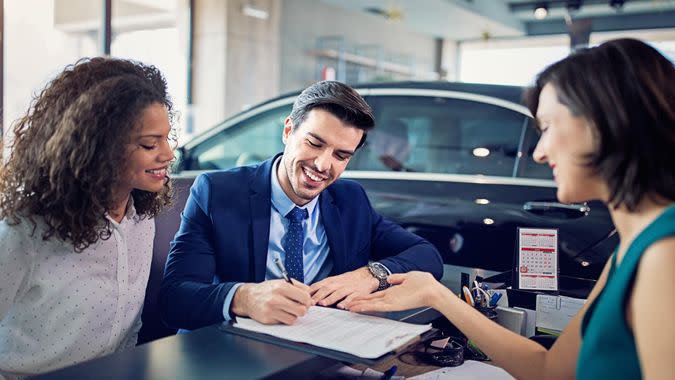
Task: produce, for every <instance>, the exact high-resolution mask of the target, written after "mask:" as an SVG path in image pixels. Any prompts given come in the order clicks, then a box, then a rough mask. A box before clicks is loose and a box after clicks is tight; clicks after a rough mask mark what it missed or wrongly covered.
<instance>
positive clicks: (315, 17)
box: [279, 0, 434, 92]
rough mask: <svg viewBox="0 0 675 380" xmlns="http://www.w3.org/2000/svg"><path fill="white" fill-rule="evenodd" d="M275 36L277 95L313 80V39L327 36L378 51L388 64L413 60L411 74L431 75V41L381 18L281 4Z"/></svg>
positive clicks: (307, 2)
mask: <svg viewBox="0 0 675 380" xmlns="http://www.w3.org/2000/svg"><path fill="white" fill-rule="evenodd" d="M280 35H281V72H282V73H283V75H282V76H281V82H280V87H279V88H280V90H281V91H282V92H285V91H291V90H296V89H298V88H302V87H304V86H306V85H307V84H309V83H311V82H313V81H315V80H316V79H317V78H316V73H317V59H316V57H315V56H313V55H312V54H311V52H312V51H313V50H316V48H317V41H318V39H320V38H322V37H328V36H340V37H342V38H343V39H344V42H345V44H346V45H348V47H352V48H354V47H357V46H356V44H358V45H359V46H372V47H377V48H380V49H382V51H383V52H384V53H385V54H384V55H385V59H386V60H387V61H391V60H393V58H392V57H391V56H395V55H399V56H408V57H410V58H412V59H413V60H414V63H413V67H412V69H413V70H414V71H416V72H420V73H431V72H432V71H433V62H434V60H433V54H434V39H433V37H432V36H428V35H422V34H419V33H415V32H411V31H410V29H405V28H404V27H403V26H402V25H401V24H400V23H398V22H397V21H395V20H387V19H385V18H383V17H382V16H377V15H369V14H366V13H363V12H358V13H357V12H351V11H347V10H345V9H341V8H336V7H333V6H331V5H328V4H325V3H321V2H318V1H314V0H283V8H282V14H281V30H280ZM350 50H351V49H350ZM387 56H390V57H387Z"/></svg>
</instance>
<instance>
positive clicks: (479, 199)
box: [474, 198, 490, 205]
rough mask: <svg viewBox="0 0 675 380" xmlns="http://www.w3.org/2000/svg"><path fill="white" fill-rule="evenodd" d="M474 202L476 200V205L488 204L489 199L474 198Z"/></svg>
mask: <svg viewBox="0 0 675 380" xmlns="http://www.w3.org/2000/svg"><path fill="white" fill-rule="evenodd" d="M474 202H476V204H477V205H487V204H490V200H489V199H485V198H476V200H475V201H474Z"/></svg>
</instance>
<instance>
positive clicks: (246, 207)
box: [158, 81, 443, 329]
mask: <svg viewBox="0 0 675 380" xmlns="http://www.w3.org/2000/svg"><path fill="white" fill-rule="evenodd" d="M374 124H375V122H374V119H373V115H372V110H371V109H370V107H369V106H368V104H367V103H366V102H365V101H364V100H363V98H361V96H360V95H359V94H358V93H356V91H354V90H353V89H351V88H350V87H348V86H346V85H344V84H341V83H339V82H331V81H324V82H319V83H316V84H314V85H312V86H310V87H308V88H307V89H305V91H303V92H302V93H301V94H300V95H299V96H298V98H297V99H296V101H295V103H294V104H293V110H292V112H291V114H290V115H289V117H287V118H286V120H285V122H284V130H283V142H284V144H285V149H284V152H283V154H279V155H277V156H275V157H273V158H271V159H269V160H267V161H265V162H263V163H261V164H260V165H254V166H246V167H239V168H235V169H231V170H227V171H220V172H211V173H205V174H202V175H200V176H198V177H197V179H196V180H195V183H194V184H193V186H192V189H191V190H190V196H189V198H188V200H187V203H186V205H185V210H184V211H183V214H182V219H181V225H180V229H179V230H178V232H177V233H176V236H175V238H174V240H173V242H172V243H171V251H170V253H169V257H168V259H167V264H166V269H165V273H164V280H163V282H162V286H161V290H160V295H159V300H158V301H159V305H160V308H161V310H162V314H163V317H164V320H165V322H167V324H169V325H170V326H172V327H176V328H185V329H195V328H198V327H202V326H205V325H209V324H213V323H217V322H221V321H223V320H229V319H231V318H232V317H233V316H247V317H250V318H253V319H255V320H257V321H259V322H262V323H285V324H291V323H293V322H294V321H295V320H296V319H297V318H298V317H300V316H302V315H304V314H305V313H306V312H307V309H308V308H309V306H311V305H316V304H319V305H323V306H328V305H335V304H336V303H337V306H338V307H344V306H345V305H346V304H347V303H349V302H350V301H351V299H353V298H354V297H356V296H358V295H363V294H369V293H372V292H374V291H377V290H381V289H384V288H386V287H387V286H388V283H387V281H386V278H387V276H388V275H389V274H391V273H401V272H407V271H411V270H422V271H427V272H431V273H432V274H433V275H434V276H435V277H436V278H437V279H438V278H440V277H441V276H442V273H443V263H442V261H441V258H440V255H439V254H438V251H437V250H436V249H435V248H434V247H433V245H431V244H430V243H428V242H427V241H425V240H424V239H422V238H420V237H418V236H416V235H414V234H412V233H410V232H408V231H406V230H404V229H403V228H401V227H400V226H398V225H396V224H394V223H392V222H390V221H387V220H385V219H384V218H382V216H380V215H379V214H378V213H377V212H375V211H374V210H373V208H372V207H371V205H370V203H369V201H368V198H367V196H366V193H365V192H364V190H363V188H361V186H360V185H359V184H357V183H356V182H353V181H348V180H338V178H339V177H340V175H341V174H342V172H343V171H344V170H345V167H346V166H347V163H349V160H350V158H351V157H352V155H353V154H354V152H355V151H356V150H357V149H358V148H359V147H360V146H361V145H363V143H364V141H365V138H366V132H367V130H369V129H371V128H373V127H374ZM252 143H254V142H252ZM275 259H278V260H279V261H280V262H281V263H284V264H285V266H286V268H287V269H288V273H289V275H290V277H292V278H293V280H292V282H291V283H289V282H287V281H285V280H283V279H282V273H281V269H280V268H279V266H278V265H277V264H275ZM371 259H372V260H374V262H371V263H369V260H371Z"/></svg>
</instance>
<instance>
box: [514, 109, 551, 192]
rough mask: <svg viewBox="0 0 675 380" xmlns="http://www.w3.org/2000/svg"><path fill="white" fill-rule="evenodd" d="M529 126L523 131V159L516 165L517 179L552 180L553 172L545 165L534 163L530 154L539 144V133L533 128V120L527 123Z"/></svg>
mask: <svg viewBox="0 0 675 380" xmlns="http://www.w3.org/2000/svg"><path fill="white" fill-rule="evenodd" d="M528 123H529V125H528V127H527V130H526V131H525V138H524V140H523V157H522V159H521V160H520V162H519V165H518V177H524V178H536V179H553V171H552V170H551V168H549V167H548V165H546V164H539V163H537V162H535V161H534V158H533V157H532V154H533V153H534V148H535V147H536V146H537V142H539V133H538V132H537V129H536V128H535V127H534V120H532V119H530V120H529V121H528Z"/></svg>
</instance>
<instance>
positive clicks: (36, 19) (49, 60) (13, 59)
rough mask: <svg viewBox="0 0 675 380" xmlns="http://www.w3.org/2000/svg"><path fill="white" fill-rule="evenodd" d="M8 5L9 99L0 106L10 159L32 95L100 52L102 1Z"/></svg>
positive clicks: (40, 0) (32, 1) (38, 1)
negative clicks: (15, 133) (14, 135)
mask: <svg viewBox="0 0 675 380" xmlns="http://www.w3.org/2000/svg"><path fill="white" fill-rule="evenodd" d="M4 6H5V9H4V12H5V17H4V22H5V35H4V38H5V40H4V41H5V54H4V59H5V76H4V80H5V83H4V85H5V99H3V100H4V105H0V106H2V107H3V109H4V121H5V122H4V133H5V140H4V144H3V145H4V150H5V152H4V153H5V156H6V157H7V156H8V155H9V147H10V141H11V140H12V136H11V129H12V128H11V126H12V125H13V124H14V122H15V121H16V120H17V119H18V118H19V117H21V116H23V115H24V114H25V113H26V110H28V105H29V104H30V101H31V99H32V98H33V97H35V96H37V95H38V94H39V93H40V91H41V90H42V89H43V88H44V86H45V85H46V84H47V82H49V81H50V80H52V79H53V78H54V77H55V76H56V75H57V74H59V73H60V72H61V71H62V70H63V69H64V68H65V67H66V66H67V65H69V64H72V63H74V62H76V61H77V60H78V59H79V58H81V57H85V56H94V55H97V54H98V53H99V46H98V42H99V41H98V34H99V29H100V24H101V15H102V2H101V1H87V2H82V4H81V6H78V7H73V6H72V4H68V3H67V2H65V1H43V0H22V1H5V2H4ZM8 73H11V75H8ZM1 157H2V152H0V158H1Z"/></svg>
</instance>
